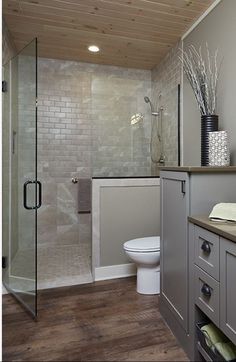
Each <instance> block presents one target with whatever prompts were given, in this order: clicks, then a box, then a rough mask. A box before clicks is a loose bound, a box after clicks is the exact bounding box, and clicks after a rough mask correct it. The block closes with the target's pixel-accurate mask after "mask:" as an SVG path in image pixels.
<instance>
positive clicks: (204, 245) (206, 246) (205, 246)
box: [201, 240, 211, 254]
mask: <svg viewBox="0 0 236 362" xmlns="http://www.w3.org/2000/svg"><path fill="white" fill-rule="evenodd" d="M201 249H202V250H203V251H204V253H207V254H210V252H211V247H210V244H209V243H208V242H207V241H206V240H204V241H203V243H202V246H201Z"/></svg>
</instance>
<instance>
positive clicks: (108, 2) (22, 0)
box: [3, 0, 213, 69]
mask: <svg viewBox="0 0 236 362" xmlns="http://www.w3.org/2000/svg"><path fill="white" fill-rule="evenodd" d="M212 3H213V0H3V16H4V18H5V21H6V24H7V26H8V28H9V30H10V33H11V34H12V37H13V40H14V43H15V45H16V48H17V50H20V49H22V48H23V47H24V46H25V45H26V44H27V43H28V42H29V41H31V40H32V39H33V38H34V37H38V40H39V56H41V57H48V58H56V59H68V60H77V61H83V62H90V63H99V64H111V65H117V66H125V67H133V68H141V69H152V68H153V67H154V66H155V65H157V64H158V63H159V62H160V60H161V59H163V57H164V56H165V55H166V53H167V52H168V50H169V49H170V48H171V47H172V46H173V45H175V43H176V42H177V41H178V39H179V38H180V36H181V35H182V34H183V33H184V32H185V31H186V30H187V29H188V28H189V27H190V26H191V24H192V23H194V21H196V19H197V18H198V17H199V16H200V15H201V14H202V13H203V12H204V11H205V10H206V9H207V8H208V7H209V6H210V5H211V4H212ZM91 44H92V45H93V44H95V45H97V46H98V47H99V48H100V52H99V53H96V54H95V53H90V52H89V51H88V49H87V48H88V46H89V45H91Z"/></svg>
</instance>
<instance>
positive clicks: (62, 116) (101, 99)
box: [38, 58, 151, 279]
mask: <svg viewBox="0 0 236 362" xmlns="http://www.w3.org/2000/svg"><path fill="white" fill-rule="evenodd" d="M38 76H39V78H38V82H39V83H38V93H39V97H38V98H39V100H38V169H39V179H40V180H41V181H42V182H43V187H44V191H43V206H42V208H41V209H40V210H39V213H38V215H39V222H38V225H39V247H41V248H42V247H52V248H54V247H67V248H68V247H70V246H71V247H72V246H73V245H80V246H81V253H83V250H84V248H83V245H85V244H88V243H91V223H90V222H91V220H90V215H78V213H77V197H78V195H77V193H78V186H77V185H74V184H72V182H71V178H72V177H74V176H76V177H79V178H80V177H85V178H86V177H88V178H91V177H92V176H93V175H94V176H126V175H131V176H132V175H145V174H150V161H149V139H150V110H149V107H147V105H146V104H145V102H144V100H143V97H144V96H145V95H148V96H150V95H151V72H150V71H146V70H133V69H125V68H119V67H112V66H101V65H95V64H86V63H78V62H70V61H60V60H52V59H42V58H40V59H39V62H38ZM137 112H141V113H143V114H144V122H143V124H142V125H140V126H135V127H132V128H131V126H130V117H131V116H132V115H133V114H134V113H137ZM90 245H91V244H90ZM85 257H87V256H85ZM48 262H49V263H50V260H49V261H48ZM51 263H53V260H51ZM69 264H70V261H69V260H68V265H69ZM39 278H40V276H39ZM41 279H42V278H41Z"/></svg>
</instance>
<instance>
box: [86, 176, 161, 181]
mask: <svg viewBox="0 0 236 362" xmlns="http://www.w3.org/2000/svg"><path fill="white" fill-rule="evenodd" d="M127 178H135V179H139V178H160V176H93V177H92V179H93V180H107V179H112V180H114V179H118V180H119V179H127Z"/></svg>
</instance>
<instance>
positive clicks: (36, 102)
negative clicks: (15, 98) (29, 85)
mask: <svg viewBox="0 0 236 362" xmlns="http://www.w3.org/2000/svg"><path fill="white" fill-rule="evenodd" d="M35 107H36V108H37V107H38V98H36V101H35Z"/></svg>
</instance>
